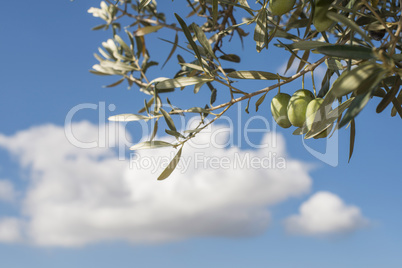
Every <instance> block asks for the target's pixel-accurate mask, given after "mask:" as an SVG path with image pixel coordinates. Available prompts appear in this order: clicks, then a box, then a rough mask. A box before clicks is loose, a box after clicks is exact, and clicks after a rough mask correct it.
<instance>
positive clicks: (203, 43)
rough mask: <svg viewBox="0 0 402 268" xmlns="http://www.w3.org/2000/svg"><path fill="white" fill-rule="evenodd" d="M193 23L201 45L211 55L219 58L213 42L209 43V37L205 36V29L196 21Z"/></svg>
mask: <svg viewBox="0 0 402 268" xmlns="http://www.w3.org/2000/svg"><path fill="white" fill-rule="evenodd" d="M191 25H192V28H193V30H194V33H195V36H196V37H197V40H198V42H200V44H201V46H202V47H203V48H204V49H205V51H206V52H207V53H208V54H209V55H210V56H211V57H213V58H214V59H215V60H218V59H217V58H216V56H215V53H214V52H213V51H212V47H211V44H210V43H209V41H208V38H207V37H206V36H205V33H204V31H203V30H202V29H201V28H200V27H199V26H198V25H197V24H195V23H193V24H191Z"/></svg>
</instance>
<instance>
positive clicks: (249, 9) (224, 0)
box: [219, 0, 254, 16]
mask: <svg viewBox="0 0 402 268" xmlns="http://www.w3.org/2000/svg"><path fill="white" fill-rule="evenodd" d="M244 2H246V1H245V0H240V3H241V5H239V4H236V3H235V2H231V1H227V0H219V3H222V4H226V5H232V6H235V7H240V8H242V9H244V10H245V11H247V12H248V13H249V14H250V15H251V16H254V13H253V10H252V9H251V8H250V7H249V6H248V4H247V6H246V5H245V3H244Z"/></svg>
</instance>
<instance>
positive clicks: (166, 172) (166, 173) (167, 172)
mask: <svg viewBox="0 0 402 268" xmlns="http://www.w3.org/2000/svg"><path fill="white" fill-rule="evenodd" d="M182 149H183V147H181V148H180V149H179V151H178V152H177V154H176V155H175V157H174V158H173V159H172V161H170V163H169V165H168V166H167V167H166V168H165V170H164V171H163V172H162V173H161V175H159V177H158V180H159V181H160V180H164V179H166V178H167V177H169V176H170V174H172V172H173V171H174V170H175V169H176V166H177V164H178V163H179V161H180V157H181V151H182Z"/></svg>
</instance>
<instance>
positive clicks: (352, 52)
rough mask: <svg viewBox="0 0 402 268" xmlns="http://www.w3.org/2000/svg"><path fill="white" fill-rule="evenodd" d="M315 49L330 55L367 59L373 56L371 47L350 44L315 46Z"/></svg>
mask: <svg viewBox="0 0 402 268" xmlns="http://www.w3.org/2000/svg"><path fill="white" fill-rule="evenodd" d="M317 51H318V52H320V53H322V54H324V55H327V56H331V57H337V58H344V59H356V60H369V59H372V58H374V57H375V56H374V53H373V51H372V49H371V48H368V47H363V46H351V45H331V46H323V47H319V48H317Z"/></svg>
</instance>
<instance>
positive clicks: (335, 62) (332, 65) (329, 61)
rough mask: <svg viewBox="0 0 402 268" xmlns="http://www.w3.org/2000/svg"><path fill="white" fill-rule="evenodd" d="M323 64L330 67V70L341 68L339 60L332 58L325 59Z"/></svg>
mask: <svg viewBox="0 0 402 268" xmlns="http://www.w3.org/2000/svg"><path fill="white" fill-rule="evenodd" d="M325 64H326V65H327V67H328V69H330V70H332V71H339V70H343V66H342V63H341V62H340V61H339V60H336V59H334V58H328V59H326V60H325Z"/></svg>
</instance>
